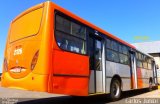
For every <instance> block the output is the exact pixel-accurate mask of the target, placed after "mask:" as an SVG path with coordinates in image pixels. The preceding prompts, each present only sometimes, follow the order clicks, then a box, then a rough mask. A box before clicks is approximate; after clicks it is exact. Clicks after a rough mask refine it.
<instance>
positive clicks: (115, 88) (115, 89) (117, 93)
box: [110, 79, 122, 101]
mask: <svg viewBox="0 0 160 104" xmlns="http://www.w3.org/2000/svg"><path fill="white" fill-rule="evenodd" d="M121 94H122V90H121V82H120V81H119V80H118V79H113V80H112V82H111V88H110V97H111V99H112V101H117V100H119V99H120V97H121Z"/></svg>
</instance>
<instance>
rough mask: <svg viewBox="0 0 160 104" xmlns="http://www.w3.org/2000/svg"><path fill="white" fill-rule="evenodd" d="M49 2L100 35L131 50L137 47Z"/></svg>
mask: <svg viewBox="0 0 160 104" xmlns="http://www.w3.org/2000/svg"><path fill="white" fill-rule="evenodd" d="M47 2H48V3H52V5H54V7H55V8H56V9H57V10H59V11H60V12H62V13H64V14H67V15H68V16H70V17H72V18H74V19H76V20H78V21H79V22H81V23H83V24H85V25H87V26H89V27H91V28H93V29H95V30H96V31H98V32H100V33H102V34H105V35H107V36H108V37H111V38H113V39H115V40H117V41H119V42H121V43H123V44H125V45H127V46H129V47H131V48H133V49H135V47H134V46H133V45H131V44H129V43H127V42H125V41H123V40H122V39H120V38H118V37H116V36H114V35H112V34H110V33H109V32H107V31H105V30H103V29H101V28H99V27H97V26H95V25H93V24H92V23H90V22H88V21H86V20H84V19H82V18H80V17H79V16H77V15H75V14H73V13H71V12H69V11H68V10H66V9H64V8H62V7H60V6H58V5H56V4H55V3H53V2H49V1H47Z"/></svg>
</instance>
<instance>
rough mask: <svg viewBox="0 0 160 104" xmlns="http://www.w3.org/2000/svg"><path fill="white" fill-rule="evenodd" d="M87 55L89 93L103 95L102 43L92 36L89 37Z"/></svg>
mask: <svg viewBox="0 0 160 104" xmlns="http://www.w3.org/2000/svg"><path fill="white" fill-rule="evenodd" d="M89 53H90V80H89V93H90V94H94V93H103V92H105V90H104V86H105V85H104V84H105V81H104V80H105V78H103V76H104V75H103V74H104V73H105V72H104V71H103V70H104V68H103V66H104V65H103V64H102V61H103V58H102V56H103V53H104V49H103V41H102V39H100V38H96V37H94V36H90V37H89Z"/></svg>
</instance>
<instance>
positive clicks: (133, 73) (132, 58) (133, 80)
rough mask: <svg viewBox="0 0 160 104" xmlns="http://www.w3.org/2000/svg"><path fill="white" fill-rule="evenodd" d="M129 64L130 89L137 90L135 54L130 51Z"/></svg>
mask: <svg viewBox="0 0 160 104" xmlns="http://www.w3.org/2000/svg"><path fill="white" fill-rule="evenodd" d="M130 62H131V89H137V68H136V56H135V52H133V51H130Z"/></svg>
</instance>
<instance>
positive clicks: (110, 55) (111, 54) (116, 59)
mask: <svg viewBox="0 0 160 104" xmlns="http://www.w3.org/2000/svg"><path fill="white" fill-rule="evenodd" d="M107 59H108V60H110V61H114V62H119V57H118V53H117V52H115V51H112V50H110V49H107Z"/></svg>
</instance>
